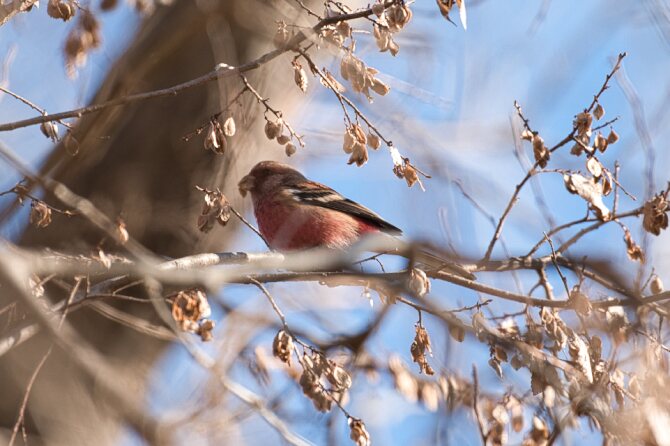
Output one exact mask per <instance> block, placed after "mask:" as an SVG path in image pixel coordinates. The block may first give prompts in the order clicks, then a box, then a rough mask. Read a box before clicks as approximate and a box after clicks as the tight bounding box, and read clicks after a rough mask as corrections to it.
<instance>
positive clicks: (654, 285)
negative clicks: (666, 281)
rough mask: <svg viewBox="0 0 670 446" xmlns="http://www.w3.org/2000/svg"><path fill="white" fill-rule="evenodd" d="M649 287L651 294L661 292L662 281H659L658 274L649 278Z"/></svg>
mask: <svg viewBox="0 0 670 446" xmlns="http://www.w3.org/2000/svg"><path fill="white" fill-rule="evenodd" d="M649 289H650V290H651V292H652V293H653V294H659V293H662V292H663V281H661V278H660V277H658V276H654V278H653V279H652V280H651V282H650V283H649Z"/></svg>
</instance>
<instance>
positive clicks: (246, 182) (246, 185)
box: [237, 174, 256, 197]
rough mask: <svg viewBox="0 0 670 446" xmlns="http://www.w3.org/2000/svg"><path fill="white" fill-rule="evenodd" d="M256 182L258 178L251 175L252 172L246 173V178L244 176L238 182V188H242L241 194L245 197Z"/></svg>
mask: <svg viewBox="0 0 670 446" xmlns="http://www.w3.org/2000/svg"><path fill="white" fill-rule="evenodd" d="M255 182H256V178H254V177H253V175H251V174H249V175H246V176H245V177H244V178H242V179H241V180H240V182H239V183H237V188H238V189H239V190H240V194H241V195H242V196H243V197H246V196H247V192H249V191H251V190H252V189H253V187H254V183H255Z"/></svg>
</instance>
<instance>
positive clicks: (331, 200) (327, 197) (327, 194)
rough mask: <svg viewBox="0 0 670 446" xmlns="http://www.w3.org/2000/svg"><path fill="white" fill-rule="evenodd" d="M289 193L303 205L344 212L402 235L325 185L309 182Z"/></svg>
mask: <svg viewBox="0 0 670 446" xmlns="http://www.w3.org/2000/svg"><path fill="white" fill-rule="evenodd" d="M288 191H289V193H290V194H291V197H292V198H293V199H294V200H296V201H299V202H300V203H301V204H306V205H310V206H319V207H322V208H326V209H332V210H334V211H339V212H343V213H345V214H348V215H351V216H353V217H356V218H359V219H361V220H363V221H365V222H366V223H369V224H371V225H373V226H376V227H378V228H379V230H380V231H383V232H387V233H391V234H395V235H399V234H402V231H401V230H400V229H399V228H397V227H396V226H394V225H392V224H391V223H389V222H387V221H386V220H384V219H383V218H381V217H380V216H379V215H377V214H376V213H374V212H372V211H371V210H370V209H368V208H366V207H365V206H362V205H360V204H358V203H356V202H355V201H353V200H350V199H348V198H345V197H343V196H342V195H341V194H339V193H338V192H336V191H334V190H333V189H331V188H330V187H328V186H326V185H324V184H321V183H317V182H314V181H308V182H305V183H302V184H300V185H295V186H293V187H291V188H289V189H288Z"/></svg>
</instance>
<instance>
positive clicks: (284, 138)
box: [277, 135, 291, 146]
mask: <svg viewBox="0 0 670 446" xmlns="http://www.w3.org/2000/svg"><path fill="white" fill-rule="evenodd" d="M289 141H291V138H290V137H289V136H287V135H279V136H277V143H278V144H280V145H282V146H283V145H284V144H286V143H288V142H289Z"/></svg>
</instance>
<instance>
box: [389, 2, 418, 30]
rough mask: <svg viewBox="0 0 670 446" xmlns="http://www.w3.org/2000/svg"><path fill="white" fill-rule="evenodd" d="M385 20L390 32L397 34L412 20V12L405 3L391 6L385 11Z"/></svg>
mask: <svg viewBox="0 0 670 446" xmlns="http://www.w3.org/2000/svg"><path fill="white" fill-rule="evenodd" d="M386 20H387V21H388V25H389V29H390V30H391V32H394V33H395V32H398V31H400V30H401V29H403V28H404V27H405V25H407V24H408V23H409V21H410V20H412V10H411V9H409V6H408V5H407V4H405V3H402V4H395V5H392V6H390V7H389V8H388V9H387V10H386Z"/></svg>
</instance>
